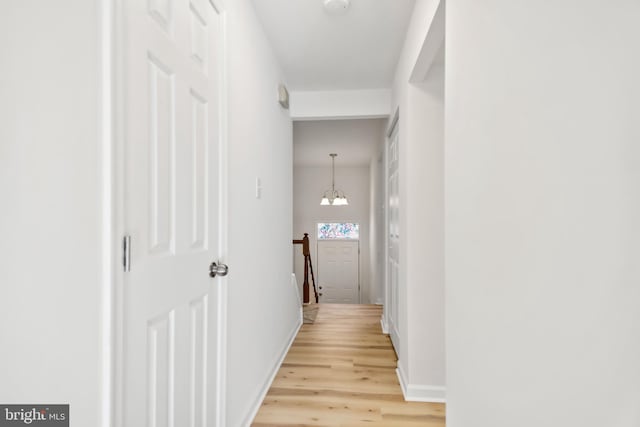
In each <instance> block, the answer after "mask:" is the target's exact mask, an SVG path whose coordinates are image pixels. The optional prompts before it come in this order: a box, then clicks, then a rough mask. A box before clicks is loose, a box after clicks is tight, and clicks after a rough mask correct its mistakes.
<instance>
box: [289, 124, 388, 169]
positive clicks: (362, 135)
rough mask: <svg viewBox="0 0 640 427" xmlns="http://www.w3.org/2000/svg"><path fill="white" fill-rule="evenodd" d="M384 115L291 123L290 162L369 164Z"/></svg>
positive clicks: (379, 143) (381, 133)
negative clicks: (291, 156) (291, 148)
mask: <svg viewBox="0 0 640 427" xmlns="http://www.w3.org/2000/svg"><path fill="white" fill-rule="evenodd" d="M386 126H387V119H360V120H319V121H309V122H294V123H293V140H294V144H293V164H294V165H295V166H327V167H330V166H331V158H330V157H329V153H337V154H338V157H336V167H343V166H369V162H370V161H371V158H372V157H373V156H374V155H376V152H377V150H378V149H379V147H381V146H382V143H383V141H382V140H383V138H384V129H385V128H386Z"/></svg>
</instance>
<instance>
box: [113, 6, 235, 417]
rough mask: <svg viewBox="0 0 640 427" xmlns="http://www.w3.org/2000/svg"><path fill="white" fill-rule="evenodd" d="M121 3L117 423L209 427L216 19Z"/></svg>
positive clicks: (210, 10) (213, 369) (201, 11)
mask: <svg viewBox="0 0 640 427" xmlns="http://www.w3.org/2000/svg"><path fill="white" fill-rule="evenodd" d="M124 5H125V8H126V9H125V11H124V16H125V29H124V45H125V46H126V48H125V50H126V53H125V58H124V92H125V99H124V105H125V111H124V116H125V118H124V121H125V124H124V128H125V130H124V135H125V154H124V156H125V162H126V167H125V169H126V170H125V180H124V187H125V230H126V232H127V234H130V235H131V240H132V256H131V271H130V272H129V273H127V274H126V275H125V279H124V291H123V300H124V310H123V333H124V340H123V355H122V357H123V361H122V363H123V368H122V372H123V387H122V393H123V396H122V401H123V408H122V418H123V425H124V426H126V427H134V426H135V427H138V426H149V427H155V426H158V427H160V426H162V427H165V426H166V427H170V426H193V427H196V426H197V427H205V426H214V425H216V420H217V419H218V414H217V411H218V409H219V408H217V402H218V396H217V395H216V393H217V390H218V387H217V386H216V385H217V381H218V372H217V370H218V369H219V368H218V365H219V364H218V360H217V354H218V348H217V347H216V346H217V342H218V337H219V333H220V331H219V325H218V324H217V323H214V321H215V319H217V318H218V316H217V310H218V307H219V305H220V304H221V301H220V299H219V295H220V287H221V286H222V285H223V283H224V279H222V278H219V277H217V278H215V279H212V278H210V277H209V274H208V267H209V264H210V263H211V262H212V261H217V260H218V258H219V257H220V256H221V254H220V253H219V250H220V241H219V236H220V233H219V218H218V212H219V209H220V208H221V206H220V204H219V194H221V191H220V188H219V182H220V181H219V166H218V165H219V155H218V153H219V143H220V141H219V134H220V131H219V129H220V119H219V117H220V107H219V105H220V98H219V93H220V65H221V62H220V59H221V57H222V56H221V51H220V49H221V47H222V44H221V42H220V41H221V37H220V35H221V19H220V16H219V14H218V12H217V11H216V9H215V8H214V7H213V6H212V5H211V4H210V3H209V2H208V1H205V0H202V1H199V0H191V1H189V0H128V1H127V2H124Z"/></svg>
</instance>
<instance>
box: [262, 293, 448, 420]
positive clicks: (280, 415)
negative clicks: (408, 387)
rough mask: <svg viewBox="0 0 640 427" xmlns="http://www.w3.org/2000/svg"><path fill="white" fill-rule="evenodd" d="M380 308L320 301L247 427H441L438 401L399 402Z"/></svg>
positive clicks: (441, 408) (441, 410)
mask: <svg viewBox="0 0 640 427" xmlns="http://www.w3.org/2000/svg"><path fill="white" fill-rule="evenodd" d="M381 314H382V309H381V307H380V306H375V305H343V304H322V305H320V309H319V312H318V317H317V319H316V322H315V323H314V324H312V325H310V324H305V325H303V326H302V328H301V330H300V332H299V333H298V336H297V337H296V339H295V341H294V343H293V345H292V346H291V349H290V350H289V353H288V354H287V356H286V358H285V360H284V362H283V364H282V366H281V367H280V370H279V371H278V374H277V376H276V378H275V380H274V382H273V384H272V386H271V389H270V390H269V392H268V393H267V396H266V397H265V399H264V402H263V403H262V407H261V408H260V411H259V412H258V414H257V415H256V418H255V420H254V422H253V424H252V426H254V427H275V426H282V427H284V426H341V427H355V426H385V427H405V426H406V427H417V426H424V427H444V426H445V415H444V414H445V408H444V404H439V403H417V402H405V401H404V399H403V397H402V391H401V389H400V385H399V383H398V379H397V377H396V372H395V369H396V355H395V353H394V351H393V347H392V346H391V342H390V340H389V338H388V336H386V335H383V334H382V331H381V329H380V316H381Z"/></svg>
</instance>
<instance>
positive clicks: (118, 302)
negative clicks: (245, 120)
mask: <svg viewBox="0 0 640 427" xmlns="http://www.w3.org/2000/svg"><path fill="white" fill-rule="evenodd" d="M126 1H127V0H101V2H100V19H99V20H100V25H101V28H100V29H99V31H100V39H101V46H100V54H101V57H100V73H101V91H100V96H101V106H102V111H101V117H100V123H101V135H100V136H101V140H102V171H101V175H102V176H101V177H102V183H103V184H102V200H101V202H102V204H103V219H102V227H101V228H102V230H101V232H102V238H103V242H104V244H103V259H102V264H103V266H104V271H103V272H102V279H103V283H102V285H103V286H102V290H103V291H102V298H103V303H102V307H103V312H102V314H101V315H102V325H103V326H102V331H101V334H102V337H101V346H102V348H103V356H104V357H103V363H102V367H101V377H102V396H101V397H102V398H101V402H102V414H101V417H100V418H101V421H102V427H124V419H123V415H124V411H123V408H124V404H125V402H124V389H123V387H124V303H125V301H124V282H125V274H126V273H125V272H124V271H123V265H122V260H123V247H122V239H123V237H124V236H125V235H126V234H127V230H126V218H125V175H126V173H125V149H126V145H125V123H126V118H125V113H126V105H125V101H124V100H125V96H124V94H125V77H126V76H125V54H126V51H125V37H124V28H125V25H124V22H125V16H124V13H125V12H124V10H125V7H124V2H126ZM207 1H208V3H209V4H210V5H211V6H212V7H213V8H214V9H215V10H216V11H217V12H218V13H219V15H220V34H219V36H220V39H219V43H220V52H221V57H220V80H219V82H218V83H219V85H220V99H219V114H220V126H219V130H218V137H219V155H220V157H219V159H218V162H219V163H218V166H219V205H218V206H219V223H218V228H219V233H220V234H219V247H218V253H219V254H220V256H219V259H218V261H219V262H222V263H227V261H228V241H229V236H228V232H227V230H228V227H227V224H228V218H229V213H228V199H229V191H228V152H229V143H228V109H229V108H228V106H229V102H228V71H227V70H228V48H229V45H228V30H227V25H228V24H227V14H226V11H227V7H226V1H227V0H207ZM132 244H135V242H133V243H132ZM227 280H228V279H227V277H220V278H218V279H217V284H216V288H215V289H216V290H217V292H218V295H217V301H218V306H217V307H216V308H215V309H216V317H215V320H216V321H217V322H216V323H217V329H218V332H217V342H216V343H215V346H216V351H217V355H216V361H217V366H216V367H215V369H216V370H217V371H218V375H217V381H216V384H215V388H216V398H217V406H218V407H217V411H216V416H215V418H214V420H213V421H214V426H216V427H222V426H224V425H225V423H226V401H225V389H226V364H227V357H226V356H227V354H226V348H227V345H226V343H227V287H228V283H227ZM210 320H211V319H210Z"/></svg>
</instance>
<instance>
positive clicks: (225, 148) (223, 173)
mask: <svg viewBox="0 0 640 427" xmlns="http://www.w3.org/2000/svg"><path fill="white" fill-rule="evenodd" d="M210 1H211V5H212V6H213V8H214V9H216V11H217V12H218V15H219V17H220V30H219V31H220V34H219V35H220V47H221V49H220V51H221V52H222V55H221V59H220V64H219V67H220V80H219V89H220V104H219V107H220V112H219V116H220V117H219V120H220V122H219V123H220V133H219V141H218V155H219V156H220V158H219V169H220V170H219V174H218V190H219V192H220V198H219V200H218V209H219V210H218V232H219V233H220V234H219V237H218V240H219V247H218V255H219V259H220V261H221V262H224V263H226V262H227V258H228V256H229V253H228V252H229V244H228V242H229V236H228V233H227V230H228V218H229V182H228V174H229V172H228V170H229V163H228V160H229V158H228V152H229V141H228V126H229V124H228V116H229V98H228V96H229V94H228V90H227V64H228V62H227V61H228V58H227V55H228V39H227V37H228V36H227V14H226V9H225V5H224V2H223V1H221V0H215V1H214V0H210ZM221 279H222V280H221V282H220V284H219V289H220V291H219V293H218V301H219V304H218V307H217V308H218V319H217V325H218V331H217V333H216V336H217V337H218V343H217V351H218V354H217V355H216V360H217V373H216V379H217V381H216V385H215V387H216V400H217V401H216V408H215V409H214V410H215V413H216V419H215V420H214V424H213V425H214V426H217V427H222V426H225V425H226V415H227V404H226V395H227V393H226V391H227V390H226V387H227V303H228V301H227V285H228V280H227V278H226V277H225V278H221Z"/></svg>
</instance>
